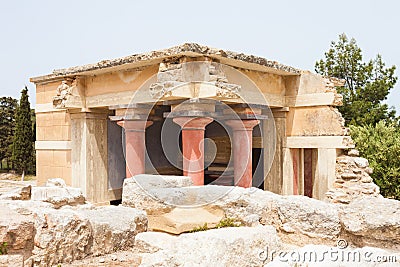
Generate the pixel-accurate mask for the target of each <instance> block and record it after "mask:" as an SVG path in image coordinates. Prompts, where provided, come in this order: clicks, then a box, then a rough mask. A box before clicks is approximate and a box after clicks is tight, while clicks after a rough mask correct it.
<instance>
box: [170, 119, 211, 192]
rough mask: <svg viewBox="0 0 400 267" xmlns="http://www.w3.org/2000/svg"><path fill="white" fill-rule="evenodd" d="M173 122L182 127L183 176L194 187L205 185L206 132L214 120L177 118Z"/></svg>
mask: <svg viewBox="0 0 400 267" xmlns="http://www.w3.org/2000/svg"><path fill="white" fill-rule="evenodd" d="M173 121H174V122H175V123H176V124H179V125H180V126H181V127H182V150H183V175H185V176H189V177H190V178H192V181H193V184H194V185H204V143H203V141H204V130H205V127H206V125H207V124H209V123H210V122H212V121H213V119H212V118H208V117H202V118H193V117H177V118H174V119H173Z"/></svg>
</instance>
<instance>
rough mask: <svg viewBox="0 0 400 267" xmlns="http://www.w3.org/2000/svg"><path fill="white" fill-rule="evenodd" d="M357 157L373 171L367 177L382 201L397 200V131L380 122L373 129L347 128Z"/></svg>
mask: <svg viewBox="0 0 400 267" xmlns="http://www.w3.org/2000/svg"><path fill="white" fill-rule="evenodd" d="M350 130H351V136H352V138H353V140H354V141H355V142H356V146H357V149H358V150H359V151H360V153H361V155H362V156H363V157H365V158H366V159H368V161H369V163H370V166H371V167H372V168H373V169H374V172H373V173H372V175H371V177H372V178H373V179H374V182H375V183H376V184H377V185H378V186H379V187H380V189H381V194H382V195H383V196H385V197H389V198H395V199H398V200H400V157H399V151H400V128H399V127H397V126H396V125H395V124H394V123H385V122H384V121H381V122H379V123H377V124H376V125H375V126H372V125H366V126H355V125H351V126H350Z"/></svg>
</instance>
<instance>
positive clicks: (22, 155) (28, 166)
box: [13, 86, 34, 177]
mask: <svg viewBox="0 0 400 267" xmlns="http://www.w3.org/2000/svg"><path fill="white" fill-rule="evenodd" d="M15 123H16V127H15V135H14V143H13V160H14V163H15V169H16V171H17V172H18V173H22V177H24V174H25V173H27V172H33V164H34V150H33V142H32V141H33V130H32V118H31V108H30V104H29V96H28V88H27V87H26V86H25V88H24V89H23V90H22V91H21V99H20V101H19V105H18V107H17V111H16V116H15Z"/></svg>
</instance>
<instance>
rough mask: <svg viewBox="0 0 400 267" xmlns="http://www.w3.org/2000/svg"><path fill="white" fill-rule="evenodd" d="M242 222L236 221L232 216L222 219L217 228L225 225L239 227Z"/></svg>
mask: <svg viewBox="0 0 400 267" xmlns="http://www.w3.org/2000/svg"><path fill="white" fill-rule="evenodd" d="M239 226H241V224H240V223H237V222H235V220H234V219H232V218H225V219H222V220H221V221H220V222H219V223H218V224H217V225H216V226H215V227H216V228H224V227H239Z"/></svg>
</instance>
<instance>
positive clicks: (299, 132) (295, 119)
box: [286, 106, 348, 136]
mask: <svg viewBox="0 0 400 267" xmlns="http://www.w3.org/2000/svg"><path fill="white" fill-rule="evenodd" d="M287 120H288V122H287V128H286V134H287V135H288V136H332V135H336V136H338V135H340V136H345V135H348V133H347V132H348V130H347V128H345V126H344V119H343V117H342V115H341V114H340V112H338V111H337V109H335V108H333V107H328V106H319V107H298V108H291V109H290V110H289V112H288V117H287Z"/></svg>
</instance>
